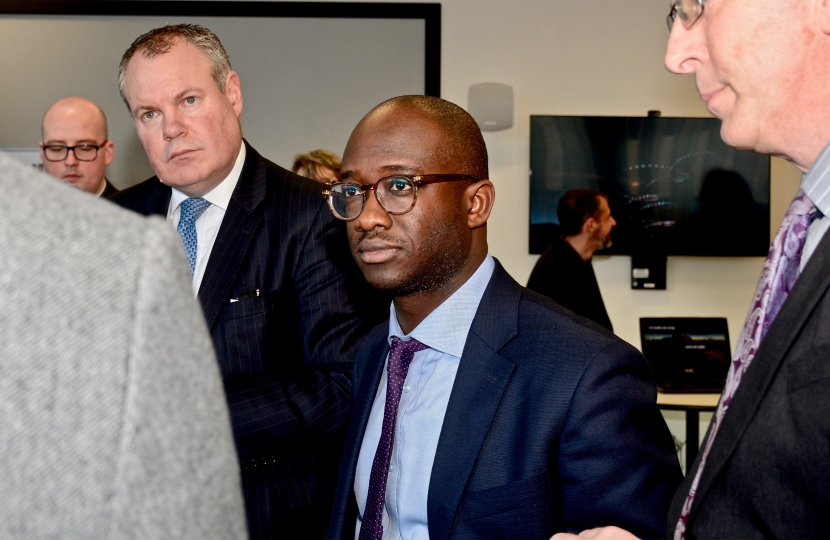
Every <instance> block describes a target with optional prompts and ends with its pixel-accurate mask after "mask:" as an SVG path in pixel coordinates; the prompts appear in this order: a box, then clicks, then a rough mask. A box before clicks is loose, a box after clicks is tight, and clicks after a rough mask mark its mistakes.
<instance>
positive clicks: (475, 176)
mask: <svg viewBox="0 0 830 540" xmlns="http://www.w3.org/2000/svg"><path fill="white" fill-rule="evenodd" d="M342 171H343V172H342V183H340V184H335V185H334V186H332V187H331V188H330V189H329V190H328V192H327V198H328V200H329V205H330V207H331V210H332V212H333V213H334V214H335V215H336V216H337V217H339V218H340V219H343V220H346V221H347V222H348V228H347V231H348V236H349V243H350V245H351V248H352V254H353V255H354V257H355V259H356V260H357V263H358V266H359V267H360V269H361V270H362V271H363V273H364V275H365V277H366V278H367V280H368V281H369V283H370V284H371V285H373V286H375V287H377V288H379V289H381V290H384V291H386V292H389V293H391V295H392V296H393V298H394V302H393V303H392V306H391V308H390V319H389V322H388V323H386V324H382V325H380V326H378V327H377V328H375V329H374V330H373V331H372V332H371V333H370V334H369V336H368V337H367V338H366V339H365V340H364V342H363V344H362V345H361V348H360V350H359V352H358V356H357V358H356V360H355V380H354V384H355V392H354V396H355V398H354V400H355V403H354V410H353V413H352V419H351V423H350V427H349V431H348V435H347V439H346V449H345V451H344V456H343V461H342V463H341V469H340V477H339V481H338V487H337V494H336V496H335V503H334V512H333V515H332V521H331V525H330V528H329V532H328V536H329V537H330V538H352V537H354V538H360V539H377V540H380V539H382V538H398V537H403V538H428V537H429V538H547V537H548V536H550V535H551V534H553V533H554V532H557V531H578V530H582V529H584V528H586V527H589V526H597V525H600V524H604V525H618V526H624V527H628V528H629V529H630V530H634V531H637V532H638V533H639V534H641V535H645V536H659V535H661V534H662V533H663V531H664V530H665V517H666V512H667V509H668V505H669V501H670V499H671V496H672V494H673V493H674V490H675V488H676V487H677V485H678V484H679V482H680V480H681V473H680V467H679V464H678V460H677V455H676V453H675V450H674V445H673V444H672V438H671V435H670V434H669V431H668V429H667V428H666V425H665V423H664V421H663V419H662V417H661V415H660V412H659V411H658V409H657V406H656V403H655V402H656V389H655V384H654V380H653V376H652V374H651V371H650V369H649V367H648V364H647V363H646V361H645V359H644V358H643V357H642V356H641V355H640V354H639V353H638V352H637V351H636V350H635V349H634V348H633V347H631V346H629V345H628V344H626V343H624V342H623V341H621V340H620V339H618V338H616V337H615V336H613V335H612V334H611V333H609V332H607V331H605V330H604V329H603V328H601V327H599V326H598V325H596V324H594V323H592V322H590V321H588V320H587V319H584V318H581V317H579V316H577V315H574V314H573V313H571V312H570V311H567V310H565V309H563V308H561V307H559V306H558V305H557V304H555V303H554V302H552V301H551V300H549V299H548V298H546V297H543V296H541V295H539V294H536V293H534V292H532V291H529V290H527V289H525V288H523V287H521V286H520V285H519V284H518V283H516V281H514V280H513V279H512V278H511V277H510V276H509V275H508V274H507V272H505V270H504V269H503V268H502V267H501V265H500V264H499V263H498V261H496V260H495V259H494V258H493V257H491V256H490V255H488V252H487V219H488V217H489V215H490V211H491V209H492V207H493V201H494V198H495V191H494V188H493V184H492V183H491V182H490V181H489V180H488V170H487V150H486V147H485V145H484V140H483V138H482V135H481V132H480V131H479V129H478V127H477V126H476V123H475V121H474V120H473V119H472V118H471V117H470V116H469V115H468V114H467V113H466V112H465V111H464V110H462V109H461V108H459V107H457V106H455V105H453V104H451V103H449V102H446V101H443V100H440V99H438V98H432V97H425V96H404V97H400V98H395V99H392V100H390V101H387V102H385V103H382V104H381V105H379V106H378V107H376V108H375V109H374V110H372V111H371V112H370V113H369V114H368V115H367V116H366V117H365V118H363V120H362V121H361V122H360V124H359V125H358V126H357V128H356V129H355V131H354V132H353V133H352V136H351V138H350V139H349V142H348V145H347V147H346V151H345V154H344V158H343V169H342Z"/></svg>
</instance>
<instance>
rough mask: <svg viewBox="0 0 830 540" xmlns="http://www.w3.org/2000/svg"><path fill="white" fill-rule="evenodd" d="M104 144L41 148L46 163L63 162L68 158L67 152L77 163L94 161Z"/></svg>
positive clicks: (59, 145) (45, 146) (49, 145)
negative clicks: (70, 153) (71, 154)
mask: <svg viewBox="0 0 830 540" xmlns="http://www.w3.org/2000/svg"><path fill="white" fill-rule="evenodd" d="M106 142H107V141H104V142H102V143H101V144H76V145H75V146H66V145H64V144H47V145H44V146H43V155H44V157H45V158H46V160H47V161H63V160H65V159H66V158H67V157H69V151H70V150H72V153H73V154H75V159H77V160H78V161H95V158H97V157H98V150H100V149H101V147H102V146H104V144H106Z"/></svg>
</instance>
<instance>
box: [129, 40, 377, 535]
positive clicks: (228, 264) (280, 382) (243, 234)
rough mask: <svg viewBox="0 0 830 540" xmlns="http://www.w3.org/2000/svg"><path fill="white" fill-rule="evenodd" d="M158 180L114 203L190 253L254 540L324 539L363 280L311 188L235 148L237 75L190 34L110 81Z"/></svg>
mask: <svg viewBox="0 0 830 540" xmlns="http://www.w3.org/2000/svg"><path fill="white" fill-rule="evenodd" d="M119 84H120V88H121V94H122V96H123V98H124V102H125V103H126V104H127V107H128V109H129V111H130V114H131V116H132V118H133V122H134V124H135V127H136V130H137V132H138V137H139V139H140V140H141V143H142V145H143V147H144V151H145V153H146V154H147V158H148V160H149V161H150V165H151V166H152V168H153V171H154V172H155V173H156V176H155V177H153V178H151V179H149V180H147V181H145V182H143V183H141V184H139V185H137V186H135V187H133V188H130V189H127V190H125V191H122V192H121V193H120V194H118V196H116V197H115V198H114V200H115V201H116V202H117V203H118V204H121V205H122V206H124V207H126V208H130V209H133V210H135V211H137V212H140V213H142V214H159V215H162V216H165V217H166V218H167V219H168V221H169V222H170V223H171V224H172V226H173V227H175V228H176V229H177V230H178V231H179V234H180V236H181V237H182V240H183V242H184V245H185V248H186V251H187V254H188V259H189V263H190V272H191V276H192V288H193V293H194V294H195V295H197V296H198V298H199V301H200V303H201V305H202V309H203V311H204V315H205V318H206V319H207V323H208V327H209V328H210V332H211V336H212V337H213V342H214V345H215V347H216V351H217V353H218V357H219V364H220V367H221V370H222V375H223V377H224V382H225V389H226V393H227V400H228V404H229V406H230V411H231V422H232V424H233V429H234V435H235V439H236V445H237V451H238V453H239V458H240V462H241V468H242V483H243V491H244V494H245V500H246V506H247V513H248V526H249V531H250V534H251V536H252V537H254V538H261V537H265V538H274V537H282V538H305V537H321V536H322V535H323V533H324V531H325V530H326V525H327V523H328V517H329V512H330V508H331V502H332V499H333V493H334V487H335V482H336V476H337V473H336V471H337V466H338V462H339V457H340V453H341V450H342V444H343V442H342V441H343V437H344V432H345V426H346V423H347V421H348V418H349V410H350V393H351V361H352V357H353V353H354V349H355V347H356V345H357V341H358V338H359V337H360V336H361V335H362V328H363V326H362V324H361V316H360V314H359V310H358V308H357V301H356V299H355V298H356V297H357V296H359V295H360V294H361V292H362V290H363V289H362V288H361V286H360V283H362V278H360V276H359V273H358V272H357V269H356V267H355V266H354V263H353V261H352V260H351V258H350V257H349V253H348V244H347V242H346V238H345V231H344V228H343V226H342V225H341V224H339V223H338V222H337V220H336V219H334V218H333V217H332V216H331V214H330V213H329V212H328V210H327V208H326V207H325V203H324V200H323V198H322V197H321V189H320V187H319V184H316V183H315V182H313V181H312V180H309V179H306V178H301V177H299V176H297V175H295V174H292V173H290V172H288V171H286V170H284V169H282V168H280V167H279V166H277V165H275V164H273V163H271V162H270V161H268V160H266V159H265V158H263V157H262V156H260V155H259V154H258V153H257V152H256V150H254V149H253V148H252V147H251V146H250V145H249V144H248V143H247V142H246V141H243V139H242V128H241V125H240V122H239V116H240V115H241V114H242V92H241V89H240V82H239V76H238V75H237V74H236V73H235V72H234V71H232V70H231V65H230V60H229V59H228V55H227V53H226V52H225V49H224V47H223V46H222V44H221V42H220V41H219V39H218V38H217V37H216V35H214V34H213V32H211V31H210V30H208V29H206V28H203V27H200V26H196V25H188V24H182V25H175V26H165V27H163V28H157V29H155V30H152V31H150V32H148V33H146V34H144V35H142V36H140V37H139V38H138V39H136V40H135V42H134V43H133V44H132V46H131V47H130V48H129V49H128V50H127V51H126V52H125V53H124V56H123V59H122V61H121V68H120V71H119Z"/></svg>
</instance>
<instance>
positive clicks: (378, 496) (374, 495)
mask: <svg viewBox="0 0 830 540" xmlns="http://www.w3.org/2000/svg"><path fill="white" fill-rule="evenodd" d="M427 348H428V347H427V346H426V345H424V344H423V343H421V342H420V341H418V340H417V339H410V340H409V341H401V340H400V339H398V338H396V337H393V338H392V347H391V349H390V350H389V364H388V368H387V369H388V372H389V376H388V378H387V380H386V405H385V406H384V408H383V429H381V432H380V441H378V449H377V451H376V452H375V459H374V460H373V461H372V474H371V475H370V476H369V494H368V495H367V496H366V508H365V509H364V511H363V521H362V522H361V524H360V536H359V537H358V540H380V539H381V538H382V537H383V524H382V521H383V500H384V498H385V496H386V479H387V478H388V476H389V462H390V461H391V460H392V443H393V442H394V439H395V422H396V420H397V418H398V403H400V401H401V390H402V389H403V383H404V381H405V380H406V374H407V373H408V372H409V364H411V363H412V358H413V357H414V356H415V353H416V352H418V351H423V350H424V349H427Z"/></svg>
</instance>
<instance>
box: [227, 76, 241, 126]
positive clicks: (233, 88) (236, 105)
mask: <svg viewBox="0 0 830 540" xmlns="http://www.w3.org/2000/svg"><path fill="white" fill-rule="evenodd" d="M225 97H226V98H228V101H229V102H230V103H231V107H233V110H234V111H236V116H237V117H239V116H242V83H240V82H239V75H237V74H236V72H235V71H229V72H228V75H227V77H225Z"/></svg>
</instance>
